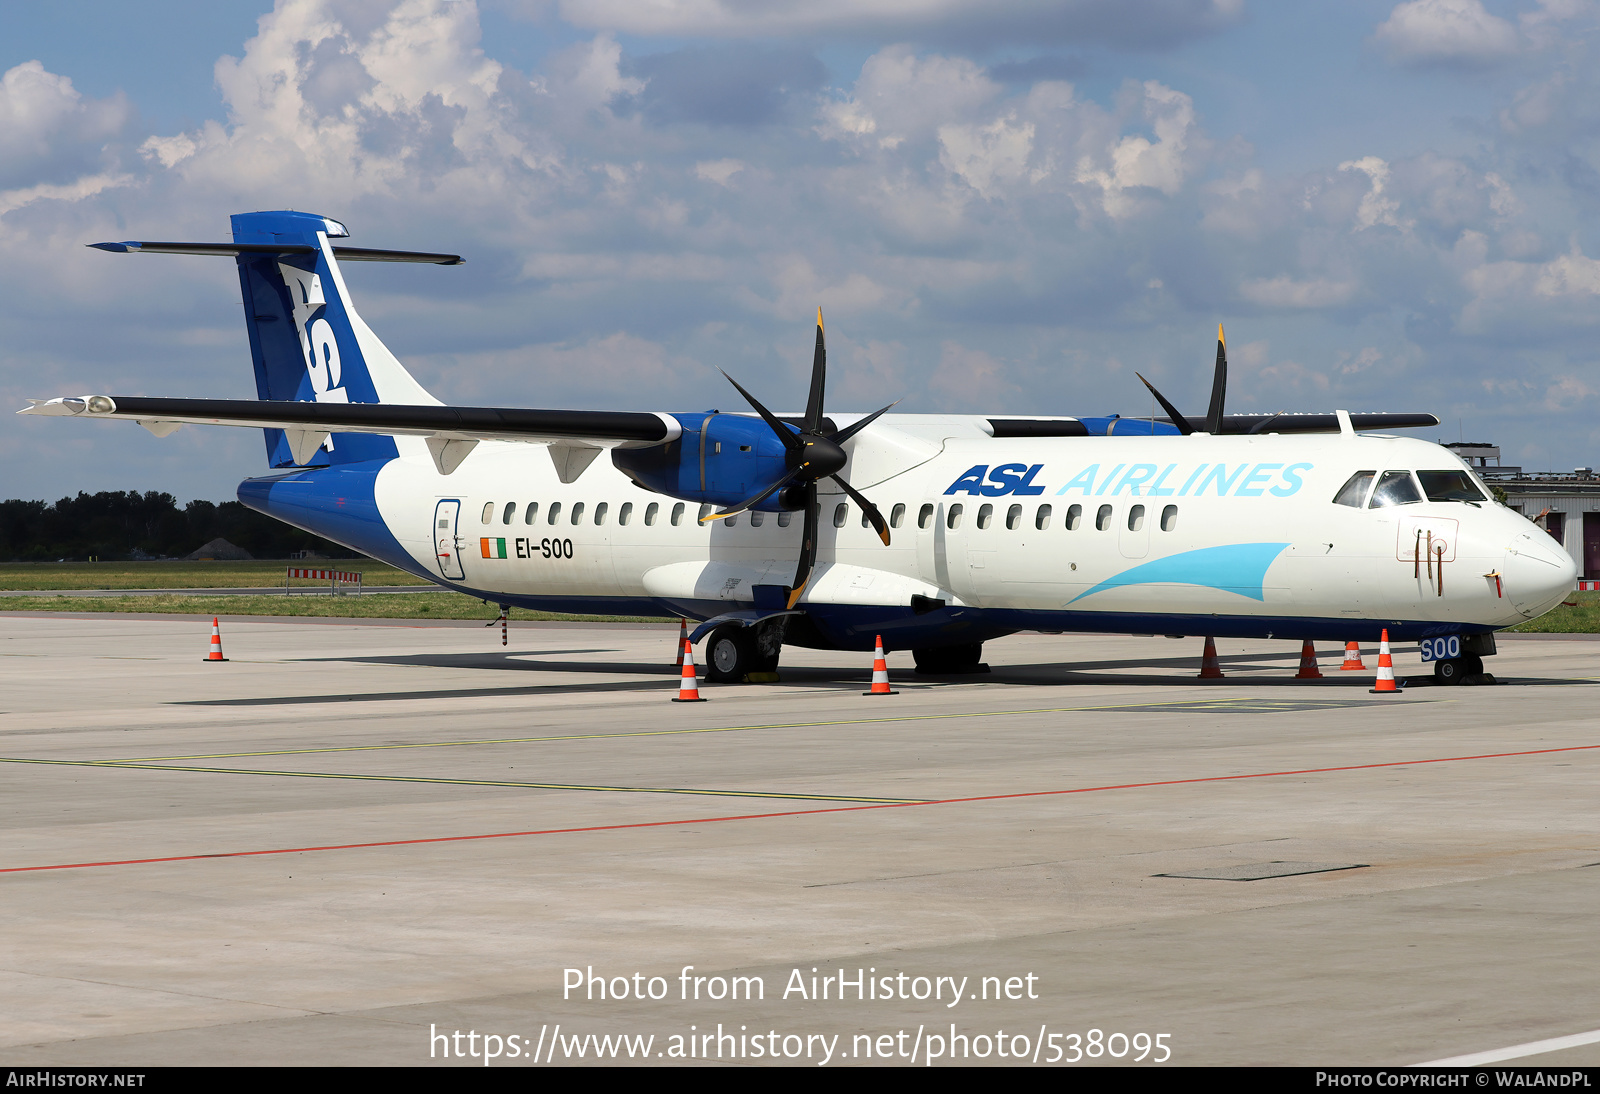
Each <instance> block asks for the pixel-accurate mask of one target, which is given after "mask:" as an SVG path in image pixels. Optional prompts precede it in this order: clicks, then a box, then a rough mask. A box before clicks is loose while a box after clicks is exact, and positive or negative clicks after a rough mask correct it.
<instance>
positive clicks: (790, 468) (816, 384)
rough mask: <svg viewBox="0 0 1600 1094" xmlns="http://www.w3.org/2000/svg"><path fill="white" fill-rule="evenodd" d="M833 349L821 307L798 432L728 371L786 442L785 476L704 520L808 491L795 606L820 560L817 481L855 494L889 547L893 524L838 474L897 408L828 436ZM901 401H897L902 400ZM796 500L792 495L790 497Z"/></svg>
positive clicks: (793, 599) (732, 381)
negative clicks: (864, 436)
mask: <svg viewBox="0 0 1600 1094" xmlns="http://www.w3.org/2000/svg"><path fill="white" fill-rule="evenodd" d="M827 372H828V351H827V347H826V344H825V342H824V337H823V327H822V309H821V308H818V309H817V349H816V353H815V355H814V356H813V357H812V360H811V392H810V394H809V396H808V397H807V399H806V413H805V417H804V418H803V419H802V420H801V424H800V427H799V429H796V428H794V427H793V426H790V425H785V424H784V423H783V422H781V421H779V420H778V418H777V417H776V416H775V415H774V414H773V413H772V411H770V410H768V409H767V408H766V407H764V406H762V405H761V402H760V400H758V399H757V398H756V397H755V396H754V395H752V394H750V393H749V392H748V391H746V390H745V389H744V388H743V386H741V385H740V383H739V381H737V380H735V379H734V378H733V377H732V376H728V374H727V373H726V372H724V373H723V375H724V376H728V382H729V383H730V384H732V385H733V386H734V387H736V388H738V390H739V394H740V395H743V396H744V397H745V401H746V402H748V403H749V404H750V405H751V406H752V407H753V408H754V409H755V412H756V413H757V414H759V415H761V418H762V420H763V421H765V422H766V423H767V425H768V426H770V427H771V428H772V431H773V432H774V433H776V434H777V435H778V440H780V441H782V442H783V447H784V457H785V460H784V462H785V466H786V468H787V470H786V472H785V473H784V474H783V475H781V476H779V477H778V478H777V479H776V480H775V481H773V482H772V483H770V484H768V485H767V486H766V487H765V488H764V489H762V491H761V492H760V493H759V494H756V495H754V496H752V497H749V498H746V499H745V500H744V501H742V502H740V503H739V504H738V505H735V506H733V507H732V508H731V509H726V510H724V511H722V512H720V513H712V514H710V515H708V516H704V517H701V518H700V520H701V522H702V523H706V522H710V521H713V520H721V519H722V518H724V517H731V516H737V515H738V514H740V513H742V512H744V511H745V510H746V509H750V508H753V507H755V506H757V505H760V504H761V503H762V502H763V501H765V500H766V499H767V498H768V497H770V496H771V495H772V494H773V493H775V492H776V491H779V490H783V489H785V488H791V489H795V490H799V491H803V499H802V501H801V504H800V505H797V506H795V508H803V509H804V510H805V514H806V519H805V532H804V534H803V536H802V537H801V541H800V564H799V566H798V567H796V569H795V573H794V583H793V585H792V586H791V587H790V590H789V605H788V606H789V607H791V608H793V607H794V606H795V604H796V603H797V602H798V601H799V600H800V596H801V594H802V593H804V592H805V589H806V583H807V582H808V581H810V580H811V569H812V566H813V565H814V564H815V562H816V554H817V522H818V518H819V517H820V515H821V503H820V502H819V501H818V499H817V482H818V481H819V480H821V479H824V478H829V479H832V480H833V481H834V482H836V483H838V484H839V487H840V488H841V489H842V490H843V491H844V492H845V493H846V494H848V495H849V496H850V500H851V501H853V502H855V503H856V504H857V505H859V506H861V510H862V512H864V513H865V514H866V515H867V519H868V520H869V521H871V522H872V527H873V528H874V529H875V530H876V531H877V533H878V538H879V539H881V540H883V545H884V546H885V547H887V546H888V545H889V523H888V522H887V521H885V520H884V519H883V514H882V513H880V512H878V507H877V506H876V505H874V504H872V502H870V501H868V500H867V499H866V498H865V497H863V496H862V495H861V493H860V492H858V491H857V490H856V489H855V487H853V486H851V485H850V484H849V483H847V482H845V481H844V479H842V478H840V477H839V471H840V470H841V469H842V468H843V467H844V465H845V461H846V460H847V459H848V457H847V456H846V454H845V451H844V443H845V442H846V441H848V440H849V439H850V438H851V437H854V436H855V435H856V434H857V433H859V432H861V431H862V430H863V429H865V428H866V427H867V426H869V425H871V424H872V423H873V422H874V421H875V420H877V418H878V415H880V414H882V413H884V412H885V411H887V410H889V409H890V407H893V406H894V405H895V404H894V403H890V404H889V406H886V407H883V408H882V409H881V410H876V411H873V412H872V413H871V414H869V415H867V416H866V417H865V418H862V419H861V420H860V421H858V422H856V423H855V424H853V425H850V426H847V427H845V428H844V429H841V430H838V431H837V432H835V433H824V432H823V413H822V403H823V397H824V394H825V392H826V388H827ZM898 401H899V400H896V402H898ZM791 496H792V495H791Z"/></svg>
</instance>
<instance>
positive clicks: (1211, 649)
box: [1200, 638, 1223, 680]
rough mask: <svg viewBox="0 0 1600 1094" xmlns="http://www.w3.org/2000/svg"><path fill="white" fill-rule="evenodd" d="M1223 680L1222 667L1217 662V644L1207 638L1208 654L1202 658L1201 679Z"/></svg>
mask: <svg viewBox="0 0 1600 1094" xmlns="http://www.w3.org/2000/svg"><path fill="white" fill-rule="evenodd" d="M1222 678H1223V677H1222V666H1221V665H1220V664H1218V662H1217V644H1216V643H1215V642H1214V641H1212V640H1211V639H1210V638H1207V639H1206V652H1205V654H1204V656H1202V657H1201V658H1200V679H1202V680H1221V679H1222Z"/></svg>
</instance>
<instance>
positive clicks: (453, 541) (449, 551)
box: [433, 498, 467, 581]
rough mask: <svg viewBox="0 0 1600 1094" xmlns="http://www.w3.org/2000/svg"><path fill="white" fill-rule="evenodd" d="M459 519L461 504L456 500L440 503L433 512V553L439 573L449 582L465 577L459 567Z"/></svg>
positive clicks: (465, 574) (451, 499)
mask: <svg viewBox="0 0 1600 1094" xmlns="http://www.w3.org/2000/svg"><path fill="white" fill-rule="evenodd" d="M460 517H461V502H460V500H459V499H457V498H449V499H447V500H445V501H441V502H440V503H439V504H438V505H437V506H435V507H434V510H433V545H434V546H433V553H434V556H435V557H434V562H435V563H436V564H437V565H438V567H439V573H440V575H441V576H442V577H445V578H447V579H449V580H451V581H460V580H462V579H463V578H465V577H466V576H467V572H466V571H465V570H464V569H462V567H461V538H460V536H458V535H457V534H456V529H457V522H458V520H459V519H460Z"/></svg>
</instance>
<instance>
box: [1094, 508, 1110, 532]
mask: <svg viewBox="0 0 1600 1094" xmlns="http://www.w3.org/2000/svg"><path fill="white" fill-rule="evenodd" d="M1094 526H1095V530H1096V531H1100V532H1104V531H1105V530H1106V529H1107V528H1110V527H1111V506H1109V505H1102V506H1101V507H1100V511H1099V512H1098V513H1096V514H1095V515H1094Z"/></svg>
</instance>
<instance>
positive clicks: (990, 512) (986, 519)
mask: <svg viewBox="0 0 1600 1094" xmlns="http://www.w3.org/2000/svg"><path fill="white" fill-rule="evenodd" d="M993 520H994V506H992V505H990V504H989V503H988V502H984V503H983V504H982V505H980V506H978V527H979V528H987V527H989V524H990V522H991V521H993Z"/></svg>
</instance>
